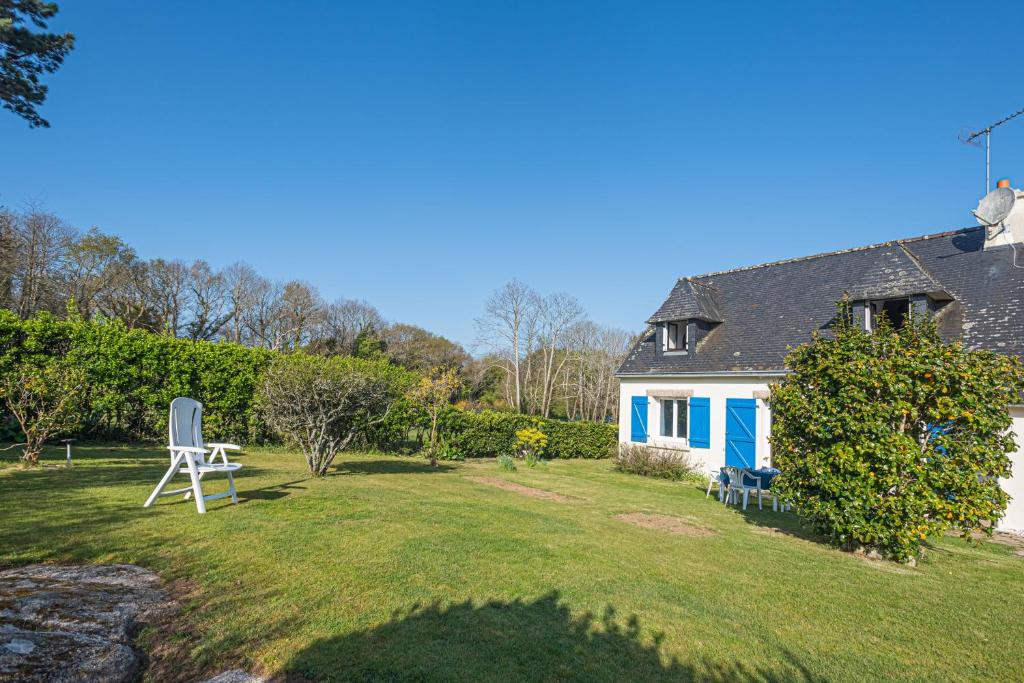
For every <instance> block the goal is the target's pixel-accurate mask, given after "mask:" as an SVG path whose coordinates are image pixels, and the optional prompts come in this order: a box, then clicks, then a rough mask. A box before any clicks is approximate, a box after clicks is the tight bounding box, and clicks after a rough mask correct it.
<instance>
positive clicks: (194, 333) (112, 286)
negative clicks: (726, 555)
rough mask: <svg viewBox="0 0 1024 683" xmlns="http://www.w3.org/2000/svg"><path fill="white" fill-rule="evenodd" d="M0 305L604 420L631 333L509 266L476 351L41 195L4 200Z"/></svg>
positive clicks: (475, 400) (481, 402)
mask: <svg viewBox="0 0 1024 683" xmlns="http://www.w3.org/2000/svg"><path fill="white" fill-rule="evenodd" d="M0 308H7V309H10V310H12V311H14V312H15V313H17V314H18V315H19V316H20V317H21V318H22V319H27V318H29V317H31V316H33V315H34V314H36V313H39V312H48V313H52V314H53V315H55V316H57V317H58V318H60V317H64V316H66V315H68V314H74V315H76V316H78V317H81V318H83V319H86V320H88V319H91V318H93V317H96V316H103V317H106V318H117V319H119V320H121V321H122V322H123V323H124V324H125V325H126V326H127V327H128V328H131V329H143V330H147V331H151V332H156V333H158V334H163V335H167V336H170V337H183V338H186V339H191V340H194V341H221V340H223V341H231V342H235V343H239V344H243V345H246V346H251V347H258V348H265V349H271V350H275V351H283V352H294V351H298V350H303V351H306V352H309V353H314V354H318V355H321V356H356V357H359V358H364V359H387V360H389V361H391V362H392V363H394V364H396V365H398V366H401V367H403V368H406V369H408V370H413V371H416V372H419V373H429V372H431V371H433V369H435V368H445V369H452V370H455V371H456V372H457V374H458V376H459V380H460V384H461V386H460V389H459V391H458V392H457V396H456V398H457V399H458V400H461V401H464V402H466V403H468V404H469V405H471V406H474V407H477V408H498V409H502V408H512V409H513V410H516V411H519V412H524V413H528V414H532V415H541V416H544V417H551V416H555V417H567V418H570V419H590V420H604V419H608V418H614V417H615V416H616V412H617V405H618V403H617V400H616V397H617V393H618V383H617V380H616V379H615V370H616V368H617V367H618V365H619V363H620V362H621V360H622V358H623V357H624V356H625V353H626V352H627V351H628V348H629V345H630V343H631V341H632V336H631V335H630V334H629V333H628V332H625V331H623V330H617V329H613V328H607V327H602V326H600V325H597V324H596V323H594V322H591V321H589V320H587V318H586V314H585V312H584V310H583V308H582V306H580V304H579V302H578V301H577V300H576V299H575V298H573V297H572V296H569V295H567V294H552V295H548V296H542V295H541V294H539V293H538V292H536V291H535V290H533V289H532V288H530V287H528V286H527V285H525V284H523V283H522V282H519V281H517V280H513V281H511V282H509V283H507V284H505V285H504V286H503V287H501V288H500V289H498V290H497V291H496V292H494V294H493V295H492V296H491V297H490V299H489V300H488V302H487V305H486V307H485V311H484V315H483V316H482V317H481V318H480V319H478V320H477V321H476V329H477V334H478V343H479V346H480V348H481V349H482V350H484V351H485V352H486V355H484V356H483V357H482V358H473V357H472V356H471V355H470V354H469V353H468V352H467V351H466V349H464V348H463V347H462V346H461V345H459V344H457V343H456V342H453V341H451V340H449V339H446V338H444V337H442V336H440V335H437V334H434V333H433V332H430V331H429V330H425V329H423V328H421V327H417V326H415V325H409V324H405V323H389V322H388V321H387V320H385V319H384V317H383V316H382V315H381V314H380V312H379V311H378V310H377V309H376V308H374V307H373V306H372V305H370V304H369V303H367V302H365V301H360V300H355V299H338V300H336V301H333V302H328V301H325V300H324V299H323V297H322V296H321V295H320V293H319V292H318V291H317V290H316V288H315V287H313V286H312V285H310V284H308V283H306V282H302V281H299V280H291V281H288V282H274V281H271V280H269V279H268V278H266V277H264V276H263V275H261V274H260V273H258V272H257V271H256V270H255V269H254V268H253V267H252V266H250V265H248V264H245V263H235V264H232V265H229V266H228V267H226V268H223V269H217V268H215V267H214V266H212V265H211V264H210V263H207V262H206V261H203V260H197V261H193V262H192V263H186V262H184V261H181V260H165V259H162V258H157V259H152V260H145V259H141V258H139V257H138V255H137V254H136V253H135V251H134V250H133V249H132V248H131V247H130V246H129V245H127V244H126V243H125V242H123V241H122V240H121V239H120V238H118V237H116V236H114V235H109V234H106V233H103V232H102V231H100V230H99V229H97V228H92V229H90V230H88V231H86V232H84V233H80V232H79V231H77V230H75V229H74V228H72V227H71V226H69V225H68V224H67V223H65V222H64V221H62V220H61V219H60V218H59V217H58V216H56V215H54V214H52V213H49V212H47V211H45V210H42V209H40V208H38V207H29V208H27V209H25V210H22V211H14V210H10V209H4V208H2V207H0Z"/></svg>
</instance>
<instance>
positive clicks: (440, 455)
mask: <svg viewBox="0 0 1024 683" xmlns="http://www.w3.org/2000/svg"><path fill="white" fill-rule="evenodd" d="M434 457H435V458H436V459H438V460H465V459H466V456H465V455H463V453H462V452H461V451H459V450H458V449H457V448H454V447H453V446H452V445H451V444H446V443H441V444H438V446H437V449H436V450H435V451H434Z"/></svg>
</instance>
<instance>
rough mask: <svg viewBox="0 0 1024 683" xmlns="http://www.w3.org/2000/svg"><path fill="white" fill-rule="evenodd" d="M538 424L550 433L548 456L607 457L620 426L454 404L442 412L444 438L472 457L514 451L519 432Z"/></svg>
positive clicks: (441, 422)
mask: <svg viewBox="0 0 1024 683" xmlns="http://www.w3.org/2000/svg"><path fill="white" fill-rule="evenodd" d="M527 427H536V428H537V429H539V430H540V431H541V432H543V433H544V434H545V435H547V437H548V446H547V450H546V451H545V455H546V456H547V457H549V458H607V457H609V456H611V455H612V454H613V453H614V452H615V447H616V444H617V443H618V434H619V430H618V427H617V426H616V425H612V424H605V423H602V422H585V421H579V422H566V421H562V420H551V419H545V418H540V417H532V416H530V415H522V414H519V413H505V412H499V411H495V410H484V411H481V412H479V413H474V412H471V411H468V410H460V409H458V408H451V409H449V410H447V411H445V412H444V413H443V414H442V415H441V419H440V422H439V425H438V429H439V432H440V437H441V441H442V442H444V443H445V444H447V445H448V446H449V447H451V448H454V449H456V450H457V451H459V452H460V453H461V454H462V455H464V456H466V457H470V458H481V457H494V456H497V455H502V454H507V453H513V452H514V451H515V446H516V432H517V431H519V430H521V429H526V428H527Z"/></svg>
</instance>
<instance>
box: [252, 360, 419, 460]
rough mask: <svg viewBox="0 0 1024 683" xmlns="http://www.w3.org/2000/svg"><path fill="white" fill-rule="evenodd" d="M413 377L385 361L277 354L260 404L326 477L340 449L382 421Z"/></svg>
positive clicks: (270, 420)
mask: <svg viewBox="0 0 1024 683" xmlns="http://www.w3.org/2000/svg"><path fill="white" fill-rule="evenodd" d="M409 379H410V376H409V373H408V372H406V371H404V370H402V369H400V368H398V367H397V366H394V365H391V364H390V363H388V362H387V361H384V360H363V359H361V358H352V357H348V358H341V357H330V358H325V357H323V356H310V355H306V354H301V353H297V354H291V355H286V356H279V357H278V358H277V359H276V360H275V361H274V364H273V365H272V366H271V367H270V369H268V370H267V372H266V373H265V374H264V377H263V380H262V383H261V384H260V403H261V405H262V407H263V410H264V414H265V415H266V419H267V423H268V424H269V425H270V426H271V427H272V428H273V429H274V430H276V431H277V432H278V433H280V434H281V436H283V437H284V438H285V439H286V440H287V441H288V442H289V443H292V444H294V445H296V446H298V447H299V448H301V449H302V452H303V454H304V455H305V456H306V464H307V465H308V466H309V472H310V474H313V475H314V476H320V477H322V476H324V475H325V474H327V469H328V468H329V467H330V465H331V463H332V462H333V460H334V456H335V455H336V454H337V453H338V451H340V450H342V449H344V448H346V447H347V446H348V445H349V444H351V443H352V441H353V440H354V439H355V438H356V437H357V436H359V435H360V434H362V433H365V431H366V429H368V428H369V427H371V426H372V425H374V424H377V423H379V422H382V421H383V420H384V418H385V417H386V416H387V414H388V411H389V410H390V409H391V406H392V405H393V404H394V402H395V401H396V400H397V399H398V398H399V397H400V396H401V395H402V394H403V392H404V391H406V389H407V388H408V385H409V383H410V382H409Z"/></svg>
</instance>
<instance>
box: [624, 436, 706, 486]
mask: <svg viewBox="0 0 1024 683" xmlns="http://www.w3.org/2000/svg"><path fill="white" fill-rule="evenodd" d="M614 467H615V469H616V470H617V471H619V472H628V473H629V474H639V475H641V476H644V477H655V478H656V479H670V480H672V481H683V480H686V479H698V478H699V477H700V471H699V468H698V467H697V466H696V465H694V464H693V463H692V462H691V461H690V460H689V459H688V458H687V457H686V455H685V453H666V452H664V451H660V450H658V449H656V448H650V447H648V446H645V445H643V444H639V443H626V444H622V445H621V446H620V447H619V449H618V451H617V452H616V454H615V465H614Z"/></svg>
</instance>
